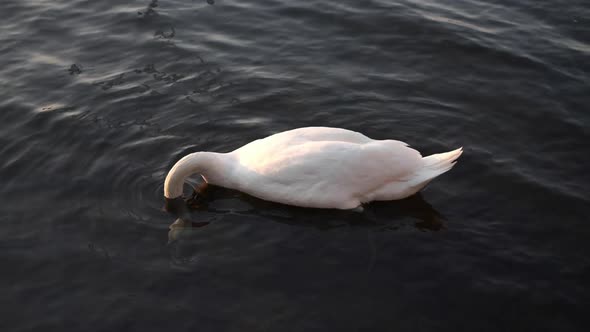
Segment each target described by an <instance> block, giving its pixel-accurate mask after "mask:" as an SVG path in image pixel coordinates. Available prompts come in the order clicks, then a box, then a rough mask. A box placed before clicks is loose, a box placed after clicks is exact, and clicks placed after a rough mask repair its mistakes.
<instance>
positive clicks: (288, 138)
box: [164, 127, 463, 210]
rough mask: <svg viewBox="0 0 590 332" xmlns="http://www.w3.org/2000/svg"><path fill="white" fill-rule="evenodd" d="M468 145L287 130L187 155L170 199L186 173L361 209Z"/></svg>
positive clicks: (425, 178)
mask: <svg viewBox="0 0 590 332" xmlns="http://www.w3.org/2000/svg"><path fill="white" fill-rule="evenodd" d="M462 152H463V150H462V148H459V149H457V150H453V151H450V152H446V153H439V154H433V155H430V156H428V157H424V158H423V157H422V156H421V155H420V153H419V152H418V151H416V150H414V149H412V148H409V147H408V145H407V144H406V143H404V142H401V141H395V140H373V139H370V138H368V137H366V136H365V135H363V134H360V133H357V132H354V131H350V130H346V129H341V128H328V127H307V128H299V129H293V130H289V131H284V132H281V133H278V134H275V135H272V136H268V137H266V138H263V139H259V140H256V141H253V142H251V143H248V144H246V145H244V146H242V147H241V148H239V149H237V150H234V151H232V152H229V153H215V152H196V153H191V154H189V155H187V156H185V157H184V158H182V159H180V160H179V161H178V162H177V163H176V164H175V165H174V166H173V167H172V169H171V170H170V172H169V173H168V175H167V176H166V180H165V182H164V196H165V197H166V201H167V203H168V202H169V201H171V200H174V199H177V198H179V197H181V196H182V191H183V184H184V181H185V179H186V178H187V177H188V176H190V175H191V174H195V173H199V174H201V175H202V176H203V178H204V179H205V181H207V182H208V183H211V184H214V185H218V186H221V187H226V188H230V189H236V190H239V191H242V192H244V193H247V194H249V195H252V196H255V197H258V198H261V199H264V200H268V201H273V202H279V203H284V204H290V205H296V206H302V207H312V208H335V209H355V208H356V209H361V210H362V207H361V204H363V203H368V202H371V201H375V200H377V201H383V200H396V199H402V198H406V197H408V196H411V195H412V194H414V193H416V192H418V191H419V190H420V189H422V188H424V186H426V184H428V182H430V181H431V180H432V179H434V178H435V177H437V176H438V175H440V174H442V173H444V172H446V171H448V170H450V169H451V168H452V167H453V165H454V164H455V160H456V159H457V158H459V156H460V155H461V153H462Z"/></svg>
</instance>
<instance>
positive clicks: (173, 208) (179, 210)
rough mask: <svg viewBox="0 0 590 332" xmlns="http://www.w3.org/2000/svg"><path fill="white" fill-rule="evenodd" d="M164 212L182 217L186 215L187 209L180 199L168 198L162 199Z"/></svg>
mask: <svg viewBox="0 0 590 332" xmlns="http://www.w3.org/2000/svg"><path fill="white" fill-rule="evenodd" d="M164 200H165V203H164V210H166V211H168V212H170V213H172V214H174V215H176V216H179V217H181V216H184V215H187V214H188V208H187V206H186V203H185V201H184V199H182V197H176V198H168V197H164Z"/></svg>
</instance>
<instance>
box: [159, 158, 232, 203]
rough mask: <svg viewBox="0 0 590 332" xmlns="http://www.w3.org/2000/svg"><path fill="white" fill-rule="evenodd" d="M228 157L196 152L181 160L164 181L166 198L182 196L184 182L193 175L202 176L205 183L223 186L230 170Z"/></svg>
mask: <svg viewBox="0 0 590 332" xmlns="http://www.w3.org/2000/svg"><path fill="white" fill-rule="evenodd" d="M227 158H228V156H227V155H226V154H223V153H214V152H195V153H191V154H189V155H187V156H185V157H183V158H182V159H180V160H179V161H178V162H177V163H176V164H175V165H174V166H173V167H172V169H171V170H170V172H168V175H167V176H166V181H164V196H166V198H177V197H180V196H182V189H183V186H184V181H185V180H186V178H187V177H189V176H191V175H193V174H197V173H198V174H201V176H202V177H203V178H204V179H205V181H207V182H209V183H212V184H217V185H223V184H224V183H223V179H225V178H226V175H227V172H228V171H229V170H228V166H229V164H228V161H227Z"/></svg>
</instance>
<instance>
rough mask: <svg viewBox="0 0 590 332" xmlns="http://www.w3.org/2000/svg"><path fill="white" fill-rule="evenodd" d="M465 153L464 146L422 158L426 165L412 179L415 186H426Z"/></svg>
mask: <svg viewBox="0 0 590 332" xmlns="http://www.w3.org/2000/svg"><path fill="white" fill-rule="evenodd" d="M462 153H463V148H462V147H461V148H458V149H456V150H453V151H449V152H443V153H437V154H432V155H430V156H427V157H424V158H422V161H423V162H424V167H423V168H422V169H421V170H420V171H419V172H418V174H416V176H415V177H414V179H412V180H413V181H412V182H414V185H415V186H422V187H423V186H426V185H427V184H428V182H430V181H431V180H432V179H434V178H435V177H437V176H439V175H441V174H443V173H445V172H447V171H449V170H450V169H451V168H453V166H455V163H456V162H457V159H458V158H459V157H460V156H461V154H462Z"/></svg>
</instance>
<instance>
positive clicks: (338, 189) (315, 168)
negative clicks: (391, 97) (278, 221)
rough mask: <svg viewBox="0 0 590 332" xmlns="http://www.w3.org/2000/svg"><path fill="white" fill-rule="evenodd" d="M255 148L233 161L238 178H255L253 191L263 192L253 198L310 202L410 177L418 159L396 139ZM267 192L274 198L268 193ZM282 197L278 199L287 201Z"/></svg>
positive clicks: (359, 192) (352, 194)
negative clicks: (257, 181)
mask: <svg viewBox="0 0 590 332" xmlns="http://www.w3.org/2000/svg"><path fill="white" fill-rule="evenodd" d="M258 148H259V150H258V151H256V152H255V150H254V149H248V150H249V151H250V152H252V153H253V154H254V155H250V154H239V155H238V159H239V160H240V164H241V166H242V167H241V168H242V171H241V173H242V176H244V177H246V178H257V179H260V181H261V182H263V183H264V185H265V188H259V189H257V190H260V191H264V190H267V191H268V192H267V193H260V194H259V195H258V196H259V197H262V198H268V199H271V198H276V197H280V196H284V197H287V198H288V196H289V195H291V196H293V195H297V197H298V198H300V197H304V198H305V199H308V200H310V201H313V200H322V199H333V200H336V201H338V200H346V199H349V198H351V197H362V195H364V194H366V193H367V192H370V191H372V190H374V189H375V188H379V187H380V186H382V185H384V184H385V183H388V182H391V181H395V180H396V179H400V178H404V177H407V176H409V175H411V174H412V173H413V172H415V171H416V169H417V168H418V167H421V162H422V161H421V160H422V158H421V156H420V154H419V153H418V152H417V151H416V150H413V149H411V148H408V147H407V146H406V145H405V143H402V142H399V141H372V142H371V143H367V144H355V143H348V142H337V141H329V142H313V141H312V142H305V143H302V144H295V145H288V144H286V145H280V144H277V145H273V146H268V145H260V146H258ZM246 174H248V175H246ZM271 192H272V195H273V197H269V196H268V195H270V194H271ZM294 192H295V193H296V194H295V193H294ZM254 194H257V193H254ZM287 198H285V199H283V201H287V202H288V201H289V200H288V199H287ZM312 203H313V202H312Z"/></svg>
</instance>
